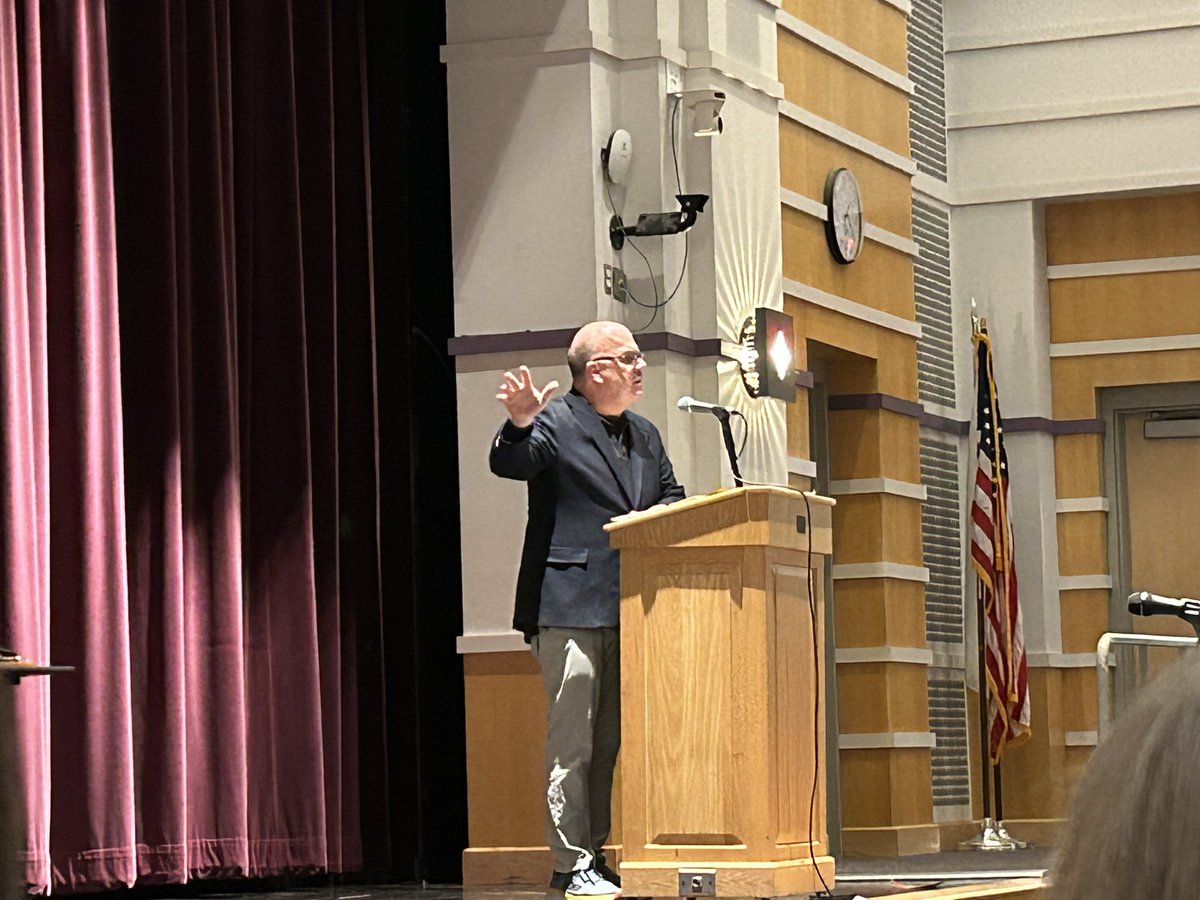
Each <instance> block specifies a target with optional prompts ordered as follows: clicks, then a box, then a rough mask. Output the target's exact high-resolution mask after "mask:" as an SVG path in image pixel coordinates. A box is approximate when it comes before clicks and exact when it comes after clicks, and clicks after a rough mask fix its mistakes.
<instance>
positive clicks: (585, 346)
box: [567, 322, 636, 382]
mask: <svg viewBox="0 0 1200 900" xmlns="http://www.w3.org/2000/svg"><path fill="white" fill-rule="evenodd" d="M614 339H615V340H616V341H618V342H620V343H624V342H626V341H633V334H632V333H631V332H630V331H629V329H628V328H626V327H625V326H624V325H622V324H621V323H620V322H589V323H588V324H586V325H584V326H583V327H582V328H580V329H579V330H578V331H577V332H575V337H573V338H572V339H571V346H570V349H568V350H567V365H568V366H569V367H570V369H571V378H572V379H573V380H574V381H576V382H578V381H579V379H580V378H582V377H583V376H584V374H585V373H586V372H587V364H588V360H590V359H591V358H592V357H593V356H596V355H597V354H598V353H599V352H600V351H601V350H602V349H607V348H608V347H609V346H610V345H611V343H612V341H613V340H614ZM634 346H636V344H635V345H634Z"/></svg>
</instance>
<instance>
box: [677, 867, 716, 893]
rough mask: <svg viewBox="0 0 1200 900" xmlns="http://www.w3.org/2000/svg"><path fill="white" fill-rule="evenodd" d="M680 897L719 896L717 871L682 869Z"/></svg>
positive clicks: (680, 873)
mask: <svg viewBox="0 0 1200 900" xmlns="http://www.w3.org/2000/svg"><path fill="white" fill-rule="evenodd" d="M679 896H680V897H715V896H717V870H716V869H680V870H679Z"/></svg>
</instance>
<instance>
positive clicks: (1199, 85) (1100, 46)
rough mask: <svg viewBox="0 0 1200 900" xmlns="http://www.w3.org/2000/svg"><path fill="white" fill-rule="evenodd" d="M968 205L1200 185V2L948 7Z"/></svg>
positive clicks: (1027, 0)
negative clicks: (969, 203)
mask: <svg viewBox="0 0 1200 900" xmlns="http://www.w3.org/2000/svg"><path fill="white" fill-rule="evenodd" d="M945 24H946V50H947V54H946V83H947V88H946V103H947V125H948V128H949V151H950V168H951V187H952V193H953V195H954V196H955V198H956V200H957V201H959V202H994V201H1003V200H1016V199H1026V198H1038V197H1060V196H1072V195H1087V194H1090V193H1094V192H1100V191H1118V190H1138V189H1143V188H1161V187H1173V186H1179V185H1189V184H1195V183H1196V182H1197V181H1198V180H1200V152H1198V151H1197V147H1198V146H1200V62H1198V60H1200V4H1197V3H1195V2H1194V0H1152V2H1146V3H1142V2H1139V3H1128V2H1126V0H1069V2H1062V3H1043V2H1039V0H1013V2H1006V3H993V4H982V3H978V2H974V0H946V3H945Z"/></svg>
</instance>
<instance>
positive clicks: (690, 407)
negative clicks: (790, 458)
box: [675, 395, 743, 487]
mask: <svg viewBox="0 0 1200 900" xmlns="http://www.w3.org/2000/svg"><path fill="white" fill-rule="evenodd" d="M675 405H676V406H677V407H679V408H680V409H681V410H683V411H684V412H685V413H698V412H707V413H712V414H713V415H714V416H716V417H717V419H718V420H720V422H721V435H722V437H724V438H725V454H726V455H727V456H728V457H729V470H730V471H731V472H733V483H734V484H736V485H737V486H738V487H741V486H742V484H743V481H742V473H741V470H740V469H738V463H737V451H736V450H734V449H733V430H732V429H731V428H730V427H729V416H730V411H729V410H728V409H726V408H725V407H724V406H717V404H715V403H705V402H704V401H703V400H697V399H696V398H695V397H688V396H686V395H685V396H683V397H680V398H679V402H678V403H676V404H675Z"/></svg>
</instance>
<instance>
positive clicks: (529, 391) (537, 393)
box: [496, 366, 558, 428]
mask: <svg viewBox="0 0 1200 900" xmlns="http://www.w3.org/2000/svg"><path fill="white" fill-rule="evenodd" d="M557 388H558V382H557V381H551V382H550V383H549V384H547V385H546V386H545V387H544V388H542V389H541V390H538V389H537V388H536V387H534V386H533V376H532V375H530V374H529V367H528V366H521V368H520V369H519V370H518V372H517V374H516V375H514V374H513V373H512V372H505V373H504V381H503V382H502V383H501V384H500V390H499V392H498V393H497V394H496V399H497V400H499V401H500V402H501V403H503V404H504V408H505V409H506V410H508V418H509V421H511V422H512V423H513V424H514V425H516V426H517V427H518V428H528V427H529V426H530V425H532V424H533V420H534V419H535V418H537V414H538V413H540V412H541V411H542V410H543V409H545V408H546V404H547V403H549V402H550V397H551V396H552V395H553V394H554V391H555V390H556V389H557Z"/></svg>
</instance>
